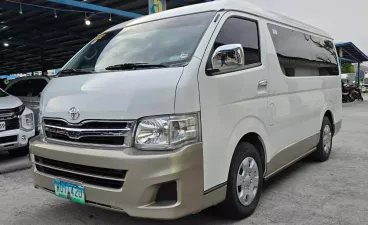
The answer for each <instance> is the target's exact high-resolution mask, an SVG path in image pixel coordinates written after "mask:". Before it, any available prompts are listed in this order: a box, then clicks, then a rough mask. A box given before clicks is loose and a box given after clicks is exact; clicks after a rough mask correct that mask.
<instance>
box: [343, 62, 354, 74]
mask: <svg viewBox="0 0 368 225" xmlns="http://www.w3.org/2000/svg"><path fill="white" fill-rule="evenodd" d="M341 73H355V68H354V66H353V64H351V63H343V64H342V65H341Z"/></svg>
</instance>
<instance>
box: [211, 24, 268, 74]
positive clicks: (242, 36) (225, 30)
mask: <svg viewBox="0 0 368 225" xmlns="http://www.w3.org/2000/svg"><path fill="white" fill-rule="evenodd" d="M229 44H241V45H242V46H243V49H244V57H245V60H244V61H245V62H244V65H245V66H246V65H251V64H255V63H260V62H261V60H260V58H261V57H260V48H259V38H258V25H257V23H256V22H254V21H249V20H245V19H240V18H229V19H228V20H227V21H226V22H225V24H224V25H223V27H222V28H221V31H220V33H219V34H218V36H217V38H216V41H215V43H214V46H213V48H212V53H213V52H214V50H215V49H216V48H218V47H220V46H222V45H229ZM212 53H211V55H210V57H212ZM224 60H228V57H226V59H224ZM225 62H226V61H225ZM210 67H211V65H210V63H209V64H208V67H207V68H210Z"/></svg>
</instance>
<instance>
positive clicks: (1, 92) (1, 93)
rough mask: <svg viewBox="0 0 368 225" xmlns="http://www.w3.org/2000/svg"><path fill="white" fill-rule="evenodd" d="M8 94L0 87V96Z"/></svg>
mask: <svg viewBox="0 0 368 225" xmlns="http://www.w3.org/2000/svg"><path fill="white" fill-rule="evenodd" d="M6 96H8V95H7V94H6V93H5V92H4V91H3V90H2V89H1V88H0V98H1V97H6Z"/></svg>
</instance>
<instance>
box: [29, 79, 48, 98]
mask: <svg viewBox="0 0 368 225" xmlns="http://www.w3.org/2000/svg"><path fill="white" fill-rule="evenodd" d="M46 85H47V81H46V80H45V79H34V80H32V89H33V93H32V96H39V94H40V93H41V92H42V91H43V89H44V88H45V87H46Z"/></svg>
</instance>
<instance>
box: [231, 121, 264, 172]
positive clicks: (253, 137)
mask: <svg viewBox="0 0 368 225" xmlns="http://www.w3.org/2000/svg"><path fill="white" fill-rule="evenodd" d="M268 137H269V135H268V132H267V129H266V126H265V124H264V123H263V122H262V121H261V120H260V119H259V118H257V117H253V116H252V117H247V118H244V119H243V120H242V121H241V122H239V123H238V124H237V126H236V127H235V129H234V130H233V132H232V134H231V137H230V141H229V145H228V149H227V157H226V163H227V168H228V170H229V169H230V164H231V160H232V158H233V155H234V153H235V149H236V147H237V145H238V144H239V143H241V142H248V143H250V144H252V145H254V147H256V149H257V150H258V151H259V154H260V156H261V158H262V167H263V173H264V174H265V173H266V171H267V159H268V158H267V150H268V149H269V138H268ZM228 172H229V171H228Z"/></svg>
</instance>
